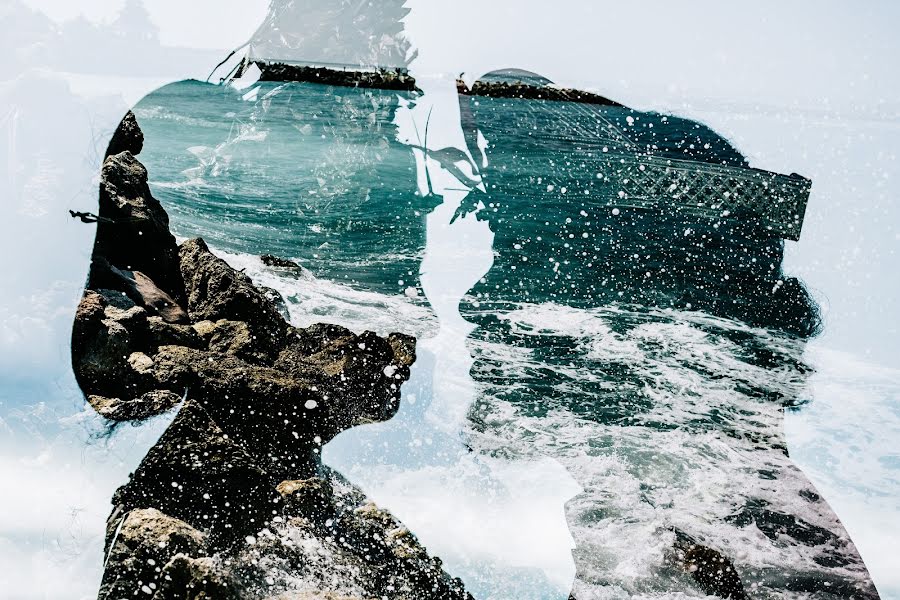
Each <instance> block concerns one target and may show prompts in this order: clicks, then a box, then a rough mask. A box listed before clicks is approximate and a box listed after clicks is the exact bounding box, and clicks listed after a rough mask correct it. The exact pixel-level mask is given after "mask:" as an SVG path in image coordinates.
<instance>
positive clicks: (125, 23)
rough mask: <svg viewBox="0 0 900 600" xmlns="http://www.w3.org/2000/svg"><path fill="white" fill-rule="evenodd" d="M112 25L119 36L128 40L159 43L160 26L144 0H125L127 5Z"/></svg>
mask: <svg viewBox="0 0 900 600" xmlns="http://www.w3.org/2000/svg"><path fill="white" fill-rule="evenodd" d="M111 27H112V30H113V32H114V33H115V34H116V35H117V36H119V37H124V38H127V39H128V41H131V42H139V41H140V42H150V43H159V27H157V26H156V24H155V23H153V21H152V19H150V13H149V12H147V9H146V8H145V7H144V2H143V0H125V6H124V7H123V8H122V11H121V12H120V13H119V16H118V17H116V20H115V21H113V23H112V25H111Z"/></svg>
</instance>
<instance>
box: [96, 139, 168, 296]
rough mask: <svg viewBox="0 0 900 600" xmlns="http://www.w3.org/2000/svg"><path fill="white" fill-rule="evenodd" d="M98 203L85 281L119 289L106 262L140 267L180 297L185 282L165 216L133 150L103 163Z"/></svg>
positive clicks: (120, 266)
mask: <svg viewBox="0 0 900 600" xmlns="http://www.w3.org/2000/svg"><path fill="white" fill-rule="evenodd" d="M99 208H100V212H99V214H100V217H101V219H100V221H99V222H98V223H97V237H96V240H95V242H94V257H93V258H94V260H93V264H92V267H91V274H90V277H89V286H90V287H91V288H92V289H98V288H101V287H109V288H112V289H116V290H119V289H120V288H119V287H118V285H119V284H118V283H117V280H116V278H115V277H113V278H110V277H109V274H108V270H107V269H105V268H104V266H105V265H104V264H103V261H105V262H108V263H109V264H110V265H112V266H114V267H116V268H117V269H120V270H122V271H140V272H141V273H143V274H144V275H145V276H146V277H147V278H149V279H151V280H152V281H153V282H155V285H156V286H157V287H158V288H160V289H161V290H163V291H164V292H165V293H167V294H168V295H169V296H171V297H172V298H173V299H174V300H175V301H176V302H180V301H181V300H182V299H183V298H184V284H183V282H182V281H181V272H180V269H179V257H178V246H177V244H176V241H175V237H174V236H173V235H172V234H171V232H170V231H169V217H168V215H167V214H166V211H165V210H164V209H163V207H162V205H161V204H160V203H159V201H158V200H156V198H154V197H153V195H152V194H151V192H150V186H149V185H148V184H147V170H146V169H145V168H144V165H142V164H141V163H140V162H138V160H137V159H136V158H135V157H134V156H133V155H132V154H131V152H128V151H127V150H126V151H124V152H122V153H120V154H113V155H111V156H109V157H108V158H107V159H106V161H105V162H104V163H103V170H102V171H101V176H100V202H99ZM121 291H126V290H121Z"/></svg>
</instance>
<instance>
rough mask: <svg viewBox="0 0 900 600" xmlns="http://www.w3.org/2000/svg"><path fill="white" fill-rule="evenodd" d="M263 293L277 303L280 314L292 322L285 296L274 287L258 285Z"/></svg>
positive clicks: (276, 306)
mask: <svg viewBox="0 0 900 600" xmlns="http://www.w3.org/2000/svg"><path fill="white" fill-rule="evenodd" d="M257 287H259V289H260V291H261V292H262V293H263V295H264V296H265V297H266V298H267V299H268V300H270V301H271V302H272V304H274V305H275V308H276V309H278V314H279V315H281V316H282V317H283V318H284V320H285V321H288V322H290V320H291V312H290V311H289V310H288V307H287V302H285V300H284V296H282V295H281V292H279V291H278V290H276V289H274V288H270V287H266V286H264V285H260V286H257Z"/></svg>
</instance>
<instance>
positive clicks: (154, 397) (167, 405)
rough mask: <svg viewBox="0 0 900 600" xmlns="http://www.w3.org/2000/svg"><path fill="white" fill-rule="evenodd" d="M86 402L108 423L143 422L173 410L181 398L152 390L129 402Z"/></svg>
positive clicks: (97, 399) (98, 399)
mask: <svg viewBox="0 0 900 600" xmlns="http://www.w3.org/2000/svg"><path fill="white" fill-rule="evenodd" d="M135 354H137V353H135ZM141 356H143V357H146V355H141ZM148 360H149V357H148ZM88 402H89V403H90V405H91V407H92V408H93V409H94V410H96V411H97V412H98V413H100V415H101V416H103V417H104V418H106V419H109V420H110V421H143V420H144V419H149V418H150V417H154V416H156V415H159V414H162V413H164V412H167V411H169V410H171V409H173V408H175V407H176V406H177V405H178V403H179V402H181V396H179V395H178V394H176V393H174V392H167V391H165V390H152V391H150V392H146V393H144V394H141V395H140V396H139V397H137V398H134V399H130V400H129V399H126V400H122V399H120V398H104V397H103V396H88Z"/></svg>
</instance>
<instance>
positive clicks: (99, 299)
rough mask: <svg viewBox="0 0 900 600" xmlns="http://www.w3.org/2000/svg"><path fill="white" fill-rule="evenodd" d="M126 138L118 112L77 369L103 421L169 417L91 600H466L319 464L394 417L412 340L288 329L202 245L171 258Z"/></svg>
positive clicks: (129, 492) (268, 302) (273, 308)
mask: <svg viewBox="0 0 900 600" xmlns="http://www.w3.org/2000/svg"><path fill="white" fill-rule="evenodd" d="M136 126H137V124H136V121H133V115H131V116H129V117H126V121H125V122H123V126H122V127H120V130H122V132H123V133H122V136H123V140H119V141H116V140H114V143H113V144H111V147H113V146H115V147H118V146H116V144H124V146H125V149H124V150H123V151H122V152H120V153H118V154H111V155H110V156H109V157H108V158H107V159H106V162H105V164H104V167H103V171H102V180H101V185H100V216H101V217H102V219H101V220H100V222H99V224H98V232H97V241H96V244H95V248H94V255H93V260H92V268H91V275H90V278H89V282H88V289H86V290H85V293H84V296H83V298H82V300H81V303H80V304H79V306H78V310H77V313H76V317H75V323H74V327H73V337H72V361H73V366H74V370H75V374H76V378H77V380H78V382H79V385H80V386H81V388H82V390H83V392H84V393H85V396H86V398H87V400H88V402H89V403H90V404H91V405H92V406H93V407H94V408H95V409H96V410H97V411H98V412H99V413H100V414H101V415H103V416H104V417H106V418H107V419H109V420H110V421H114V422H121V421H134V420H141V419H146V418H148V417H151V416H154V415H158V414H160V413H162V412H165V411H170V410H173V409H175V408H176V407H180V408H178V413H177V415H176V416H175V418H174V420H173V422H172V423H171V425H170V426H169V428H168V429H167V430H166V432H165V433H164V434H163V435H162V436H161V438H160V440H159V441H158V443H157V444H156V445H155V446H154V447H153V448H152V449H151V450H150V451H149V452H148V454H147V456H146V457H145V458H144V459H143V461H142V462H141V464H140V465H139V466H138V468H137V469H136V470H135V472H134V473H132V475H131V477H130V479H129V481H128V483H126V484H125V485H123V486H122V487H121V488H120V489H119V490H118V491H117V492H116V494H115V496H114V498H113V505H114V506H115V509H114V511H113V513H112V515H111V516H110V519H109V523H108V531H107V556H108V559H107V567H106V572H105V574H104V578H103V583H102V588H101V590H100V598H104V599H106V598H108V599H111V600H112V599H118V598H121V597H131V596H134V595H138V596H140V597H145V596H146V597H148V598H152V599H153V600H169V599H171V600H175V599H184V598H190V599H197V600H199V599H201V598H203V599H208V598H217V599H232V598H233V599H257V598H259V599H264V598H272V599H275V598H328V597H335V598H337V597H345V596H346V597H349V598H353V597H358V598H373V597H378V598H382V597H388V598H448V599H449V598H467V597H468V595H467V594H466V592H465V591H464V590H463V587H462V584H461V583H460V582H459V581H458V580H454V579H451V578H450V577H449V576H448V575H447V574H446V573H444V572H443V571H442V569H441V564H440V561H439V560H438V559H435V558H431V557H430V556H429V555H428V554H427V552H426V551H425V549H424V548H422V546H421V545H419V543H418V542H417V541H416V539H415V537H414V536H412V535H411V534H410V533H409V532H408V531H407V530H406V529H405V528H404V527H403V526H402V525H401V524H400V523H398V522H397V521H396V520H394V519H393V517H391V516H390V515H389V514H388V513H385V512H383V511H380V510H378V509H377V508H376V507H374V506H373V505H371V504H370V503H369V502H368V501H367V500H366V498H365V497H364V496H363V495H362V494H361V493H360V492H359V491H358V490H356V489H354V488H353V487H352V486H351V485H350V484H349V483H347V482H346V481H344V480H343V479H341V478H340V476H339V475H337V474H336V473H333V472H331V471H329V470H328V469H327V468H325V467H324V466H323V465H322V464H321V461H320V458H319V452H320V449H321V447H322V445H323V444H325V443H326V442H328V441H329V440H330V439H332V438H333V437H334V436H335V435H337V434H338V433H340V432H341V431H343V430H345V429H347V428H349V427H352V426H354V425H357V424H361V423H367V422H373V421H382V420H384V419H388V418H390V417H391V416H393V415H394V413H395V412H396V411H397V408H398V406H399V392H400V385H401V383H402V382H403V381H405V380H406V379H407V378H408V377H409V367H410V365H411V364H412V363H413V362H414V360H415V340H414V339H413V338H411V337H409V336H406V335H403V334H399V333H394V334H390V335H389V336H387V337H380V336H378V335H376V334H374V333H372V332H365V333H362V334H359V335H358V334H356V333H353V332H351V331H349V330H347V329H345V328H343V327H339V326H336V325H313V326H312V327H308V328H305V329H298V328H295V327H293V326H291V325H290V324H289V323H288V322H287V321H286V320H285V318H284V316H283V311H280V310H279V307H278V305H277V303H276V302H277V298H273V295H272V294H271V292H270V291H268V290H266V289H262V288H259V287H257V286H256V285H254V283H253V282H252V281H251V280H250V278H249V277H247V276H246V275H244V274H243V273H240V272H238V271H236V270H235V269H233V268H232V267H231V266H230V265H228V263H226V262H225V261H223V260H221V259H220V258H218V257H216V256H215V255H214V254H213V253H212V252H211V251H210V249H209V248H208V247H207V245H206V244H205V243H204V241H203V240H202V239H194V240H188V241H186V242H184V243H183V244H181V245H180V246H178V245H177V244H176V243H175V239H174V237H173V236H172V235H171V233H170V232H169V229H168V216H167V215H166V213H165V210H164V209H163V208H162V206H161V205H160V204H159V202H157V201H156V200H155V199H154V198H153V197H152V194H151V193H150V189H149V187H148V185H147V171H146V169H145V168H144V167H143V165H141V163H140V162H138V161H137V159H135V157H134V156H133V154H132V150H135V149H138V146H136V145H135V144H134V140H136V139H137V138H138V137H140V138H141V139H142V136H137V135H136V134H137V133H139V129H137V130H135V129H134V128H135V127H136ZM128 139H130V140H131V142H127V140H128Z"/></svg>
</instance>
